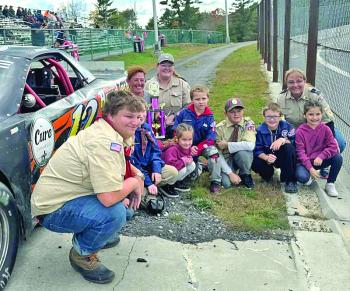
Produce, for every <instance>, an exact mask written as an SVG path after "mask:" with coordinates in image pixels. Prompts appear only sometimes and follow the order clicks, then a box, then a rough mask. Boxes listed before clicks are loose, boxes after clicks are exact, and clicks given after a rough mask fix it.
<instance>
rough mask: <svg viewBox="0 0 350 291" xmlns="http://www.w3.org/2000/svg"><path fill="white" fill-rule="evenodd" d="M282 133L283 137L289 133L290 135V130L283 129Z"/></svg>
mask: <svg viewBox="0 0 350 291" xmlns="http://www.w3.org/2000/svg"><path fill="white" fill-rule="evenodd" d="M281 135H282V136H283V137H287V135H288V130H287V129H283V130H282V131H281Z"/></svg>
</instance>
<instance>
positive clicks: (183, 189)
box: [174, 181, 191, 192]
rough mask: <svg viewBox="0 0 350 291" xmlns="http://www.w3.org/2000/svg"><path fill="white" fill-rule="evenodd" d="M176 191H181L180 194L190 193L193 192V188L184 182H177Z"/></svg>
mask: <svg viewBox="0 0 350 291" xmlns="http://www.w3.org/2000/svg"><path fill="white" fill-rule="evenodd" d="M174 189H175V190H176V191H179V192H190V191H191V188H190V187H189V186H188V184H187V185H186V183H184V181H177V182H176V183H175V184H174Z"/></svg>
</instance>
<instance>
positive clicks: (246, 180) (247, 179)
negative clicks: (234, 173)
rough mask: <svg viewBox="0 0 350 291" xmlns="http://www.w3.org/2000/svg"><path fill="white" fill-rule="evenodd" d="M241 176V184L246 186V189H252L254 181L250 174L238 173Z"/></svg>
mask: <svg viewBox="0 0 350 291" xmlns="http://www.w3.org/2000/svg"><path fill="white" fill-rule="evenodd" d="M239 176H240V177H241V180H242V181H241V183H240V184H241V185H242V186H244V187H246V188H248V189H253V188H254V182H253V178H252V175H250V174H244V175H239Z"/></svg>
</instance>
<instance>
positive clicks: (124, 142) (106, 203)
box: [31, 91, 145, 283]
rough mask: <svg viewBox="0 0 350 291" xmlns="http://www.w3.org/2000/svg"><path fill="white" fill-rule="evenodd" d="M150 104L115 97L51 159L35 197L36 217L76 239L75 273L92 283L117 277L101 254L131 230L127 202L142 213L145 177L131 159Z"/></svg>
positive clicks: (72, 258) (73, 252) (71, 256)
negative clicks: (124, 228) (116, 237)
mask: <svg viewBox="0 0 350 291" xmlns="http://www.w3.org/2000/svg"><path fill="white" fill-rule="evenodd" d="M144 111H145V103H144V101H143V100H140V99H139V98H137V97H136V96H134V95H132V94H131V93H128V92H123V91H119V92H111V93H110V94H109V95H108V96H107V100H106V104H105V106H104V108H103V118H101V119H99V120H98V121H96V122H95V123H94V124H92V125H91V126H90V127H88V128H87V129H85V130H83V131H81V132H79V133H78V135H77V136H73V137H70V138H69V139H68V140H67V141H66V142H65V143H64V144H63V145H62V146H61V147H60V148H59V149H58V150H57V151H56V153H55V154H54V156H53V157H52V158H51V159H50V161H49V163H48V165H47V166H46V168H45V169H44V171H43V173H42V174H41V176H40V178H39V180H38V182H37V184H36V186H35V189H34V191H33V194H32V198H31V204H32V214H33V215H35V216H37V217H38V219H39V221H40V223H41V224H42V225H43V226H44V227H45V228H47V229H49V230H51V231H54V232H62V233H73V240H72V242H73V247H72V249H71V251H70V254H69V259H70V263H71V265H72V267H73V268H74V269H75V270H77V271H78V272H79V273H80V274H81V275H82V276H83V277H84V278H85V279H86V280H88V281H91V282H95V283H108V282H110V281H112V280H113V278H114V272H113V271H111V270H109V269H108V268H106V267H105V266H104V265H103V264H102V263H100V261H99V260H98V258H97V254H96V253H97V252H98V251H99V250H100V249H101V248H103V247H104V246H105V245H106V243H107V242H108V241H109V239H110V238H111V237H112V236H113V235H114V234H115V233H116V232H118V231H119V230H120V229H121V227H122V226H123V225H124V224H125V220H126V208H125V206H124V205H123V203H122V200H123V199H124V198H125V197H126V196H127V195H129V199H130V207H132V208H133V209H137V208H138V207H139V204H140V201H141V200H140V198H141V193H142V191H143V180H142V177H143V175H142V173H141V172H140V171H139V170H137V169H136V168H134V167H133V166H132V165H130V163H128V162H127V161H126V159H125V153H127V152H128V150H129V146H131V143H132V140H133V139H132V137H133V135H134V133H135V130H136V129H137V127H139V126H140V123H141V121H142V117H143V114H144Z"/></svg>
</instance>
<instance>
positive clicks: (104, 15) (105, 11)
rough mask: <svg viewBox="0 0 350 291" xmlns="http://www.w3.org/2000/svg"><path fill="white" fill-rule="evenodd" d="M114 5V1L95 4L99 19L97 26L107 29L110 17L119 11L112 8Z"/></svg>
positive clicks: (99, 0) (105, 0) (101, 1)
mask: <svg viewBox="0 0 350 291" xmlns="http://www.w3.org/2000/svg"><path fill="white" fill-rule="evenodd" d="M112 4H113V0H97V3H96V4H95V7H96V12H97V17H96V20H95V21H96V22H97V23H96V24H97V25H99V26H103V27H107V26H108V19H109V17H110V16H111V15H112V14H113V13H114V12H116V11H117V9H115V8H112V9H111V8H110V7H111V5H112Z"/></svg>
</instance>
